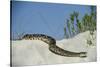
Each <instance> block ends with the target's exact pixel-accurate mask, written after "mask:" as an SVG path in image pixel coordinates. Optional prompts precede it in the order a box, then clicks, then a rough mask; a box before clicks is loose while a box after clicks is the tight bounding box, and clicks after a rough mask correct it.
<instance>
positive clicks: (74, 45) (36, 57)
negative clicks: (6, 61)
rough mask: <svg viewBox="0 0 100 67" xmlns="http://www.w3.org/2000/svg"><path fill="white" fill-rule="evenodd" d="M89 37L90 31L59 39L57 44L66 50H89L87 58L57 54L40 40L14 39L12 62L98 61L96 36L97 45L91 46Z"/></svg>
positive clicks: (24, 63) (29, 63) (16, 63)
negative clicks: (88, 40) (88, 42)
mask: <svg viewBox="0 0 100 67" xmlns="http://www.w3.org/2000/svg"><path fill="white" fill-rule="evenodd" d="M95 35H96V32H95ZM87 38H89V31H87V32H84V33H80V34H78V35H76V36H75V37H73V38H70V39H63V40H60V41H57V45H58V46H59V47H61V48H63V49H65V50H69V51H73V52H81V51H86V52H88V53H87V57H86V58H80V57H64V56H59V55H56V54H54V53H52V52H51V51H49V50H48V44H46V43H44V42H42V41H39V40H19V41H12V64H13V65H40V64H58V63H59V64H61V63H76V62H92V61H96V57H97V56H96V38H95V40H93V43H94V44H95V46H91V47H90V46H87V42H86V39H87Z"/></svg>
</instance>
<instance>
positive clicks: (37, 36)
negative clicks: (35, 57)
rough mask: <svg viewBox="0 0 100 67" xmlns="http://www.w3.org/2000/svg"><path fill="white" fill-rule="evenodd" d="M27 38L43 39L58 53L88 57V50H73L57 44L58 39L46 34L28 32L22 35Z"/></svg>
mask: <svg viewBox="0 0 100 67" xmlns="http://www.w3.org/2000/svg"><path fill="white" fill-rule="evenodd" d="M22 39H25V40H41V41H43V42H45V43H47V44H48V45H49V50H50V51H51V52H53V53H55V54H57V55H60V56H66V57H86V52H71V51H67V50H64V49H62V48H60V47H58V46H57V45H56V40H55V39H54V38H52V37H51V36H47V35H44V34H26V35H24V36H23V37H22Z"/></svg>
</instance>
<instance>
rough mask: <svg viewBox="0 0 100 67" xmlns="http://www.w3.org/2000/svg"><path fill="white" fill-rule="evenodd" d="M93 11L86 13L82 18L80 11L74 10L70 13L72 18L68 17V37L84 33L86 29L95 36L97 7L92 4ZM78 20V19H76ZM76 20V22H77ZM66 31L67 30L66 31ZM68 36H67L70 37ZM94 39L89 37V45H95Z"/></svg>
mask: <svg viewBox="0 0 100 67" xmlns="http://www.w3.org/2000/svg"><path fill="white" fill-rule="evenodd" d="M90 9H91V12H90V13H89V14H87V13H86V14H85V15H84V16H83V17H82V19H79V18H78V17H79V12H76V11H74V12H73V13H71V14H70V18H69V19H67V22H66V24H67V26H66V27H67V28H68V31H67V32H69V34H67V36H68V37H71V36H75V35H76V34H78V33H82V32H85V31H90V36H91V37H92V39H94V38H93V36H94V34H93V33H94V31H96V7H94V6H91V7H90ZM75 20H76V21H75ZM75 22H76V23H75ZM64 32H66V30H65V31H64ZM68 37H67V38H68ZM92 39H87V44H88V45H93V43H92Z"/></svg>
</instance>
